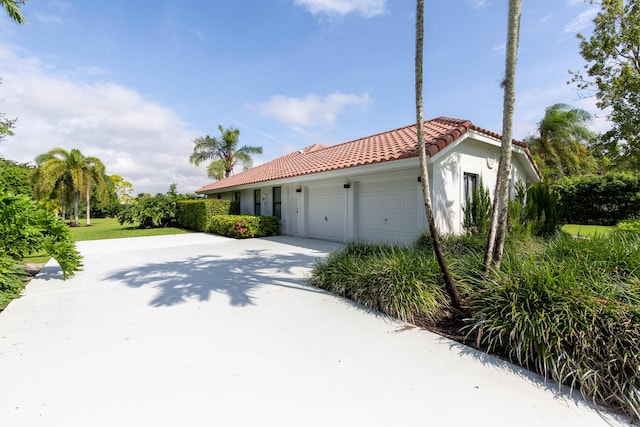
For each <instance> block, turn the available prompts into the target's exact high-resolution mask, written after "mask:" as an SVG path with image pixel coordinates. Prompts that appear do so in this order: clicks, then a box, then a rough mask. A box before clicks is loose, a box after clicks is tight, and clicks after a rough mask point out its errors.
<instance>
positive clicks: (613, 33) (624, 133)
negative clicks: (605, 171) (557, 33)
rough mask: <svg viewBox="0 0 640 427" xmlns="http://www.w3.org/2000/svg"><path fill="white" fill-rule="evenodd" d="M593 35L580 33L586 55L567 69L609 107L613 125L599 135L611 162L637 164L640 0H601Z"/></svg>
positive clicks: (602, 105)
mask: <svg viewBox="0 0 640 427" xmlns="http://www.w3.org/2000/svg"><path fill="white" fill-rule="evenodd" d="M591 3H594V1H593V0H591ZM599 4H600V12H599V13H598V15H597V16H596V17H595V18H594V20H593V22H594V24H595V28H594V30H593V33H592V34H591V37H589V38H586V37H585V36H583V35H582V34H578V38H579V39H580V40H581V42H580V54H581V55H582V57H583V58H584V59H585V61H587V64H586V65H585V67H584V69H585V71H586V76H585V75H583V74H582V73H581V72H571V74H572V75H573V77H572V79H571V82H573V83H576V84H577V86H578V88H579V89H581V90H583V91H587V92H591V93H593V92H595V96H596V99H597V105H598V107H599V108H601V109H607V108H610V109H611V114H610V116H609V118H610V120H611V121H612V122H613V128H612V129H611V130H610V131H609V132H607V133H606V134H605V135H604V137H603V141H602V151H604V152H605V153H606V154H607V155H608V156H609V157H610V158H611V159H612V161H613V162H614V163H616V164H623V165H626V166H629V167H636V168H637V167H638V166H639V165H640V132H638V129H640V0H602V1H600V2H599Z"/></svg>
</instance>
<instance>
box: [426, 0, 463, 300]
mask: <svg viewBox="0 0 640 427" xmlns="http://www.w3.org/2000/svg"><path fill="white" fill-rule="evenodd" d="M423 46H424V0H417V8H416V64H415V79H416V82H415V83H416V122H417V123H416V125H417V128H418V153H419V157H420V175H421V182H422V195H423V198H424V209H425V213H426V215H427V220H428V221H427V222H428V223H429V233H430V234H431V240H432V241H433V250H434V252H435V254H436V258H437V260H438V265H439V266H440V271H441V272H442V277H443V278H444V282H445V287H446V289H447V293H448V294H449V297H450V298H451V305H452V306H454V307H456V308H459V307H460V306H461V305H462V298H461V297H460V292H458V288H457V286H456V284H455V282H454V280H453V277H452V276H451V273H450V272H449V267H448V265H447V261H446V259H445V258H444V252H443V250H442V244H441V243H440V238H439V236H438V230H436V222H435V218H434V216H433V207H432V204H431V190H430V188H429V173H428V170H427V153H426V148H425V145H424V120H423V118H422V52H423V50H424V49H423Z"/></svg>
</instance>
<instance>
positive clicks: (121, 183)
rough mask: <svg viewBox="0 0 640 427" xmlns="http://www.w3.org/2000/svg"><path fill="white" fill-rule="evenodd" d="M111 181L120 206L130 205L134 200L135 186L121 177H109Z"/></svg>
mask: <svg viewBox="0 0 640 427" xmlns="http://www.w3.org/2000/svg"><path fill="white" fill-rule="evenodd" d="M109 180H110V181H111V182H112V183H113V187H114V191H115V193H116V196H117V198H118V201H119V202H120V204H123V205H130V204H131V203H132V202H133V200H134V197H133V184H132V183H130V182H129V181H125V180H124V178H122V177H121V176H120V175H109Z"/></svg>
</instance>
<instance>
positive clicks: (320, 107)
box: [256, 92, 371, 129]
mask: <svg viewBox="0 0 640 427" xmlns="http://www.w3.org/2000/svg"><path fill="white" fill-rule="evenodd" d="M370 103H371V99H370V97H369V94H367V93H365V94H363V95H356V94H350V93H341V92H334V93H331V94H329V95H327V96H325V97H324V98H322V97H319V96H318V95H314V94H310V95H307V96H305V97H304V98H293V97H287V96H283V95H275V96H273V97H272V98H271V99H270V100H269V101H267V102H262V103H259V104H257V105H256V108H257V110H258V111H259V112H260V114H262V115H265V116H269V117H275V118H276V119H278V120H279V121H281V122H283V123H286V124H288V125H291V126H292V127H293V129H300V128H303V127H309V126H318V125H321V126H332V125H333V124H334V123H335V121H336V118H337V116H338V114H340V113H341V112H343V110H345V109H346V108H348V107H356V108H358V109H360V110H364V109H366V108H368V106H369V105H370Z"/></svg>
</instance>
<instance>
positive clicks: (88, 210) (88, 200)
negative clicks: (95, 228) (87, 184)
mask: <svg viewBox="0 0 640 427" xmlns="http://www.w3.org/2000/svg"><path fill="white" fill-rule="evenodd" d="M90 203H91V189H88V190H87V225H91V204H90Z"/></svg>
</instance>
